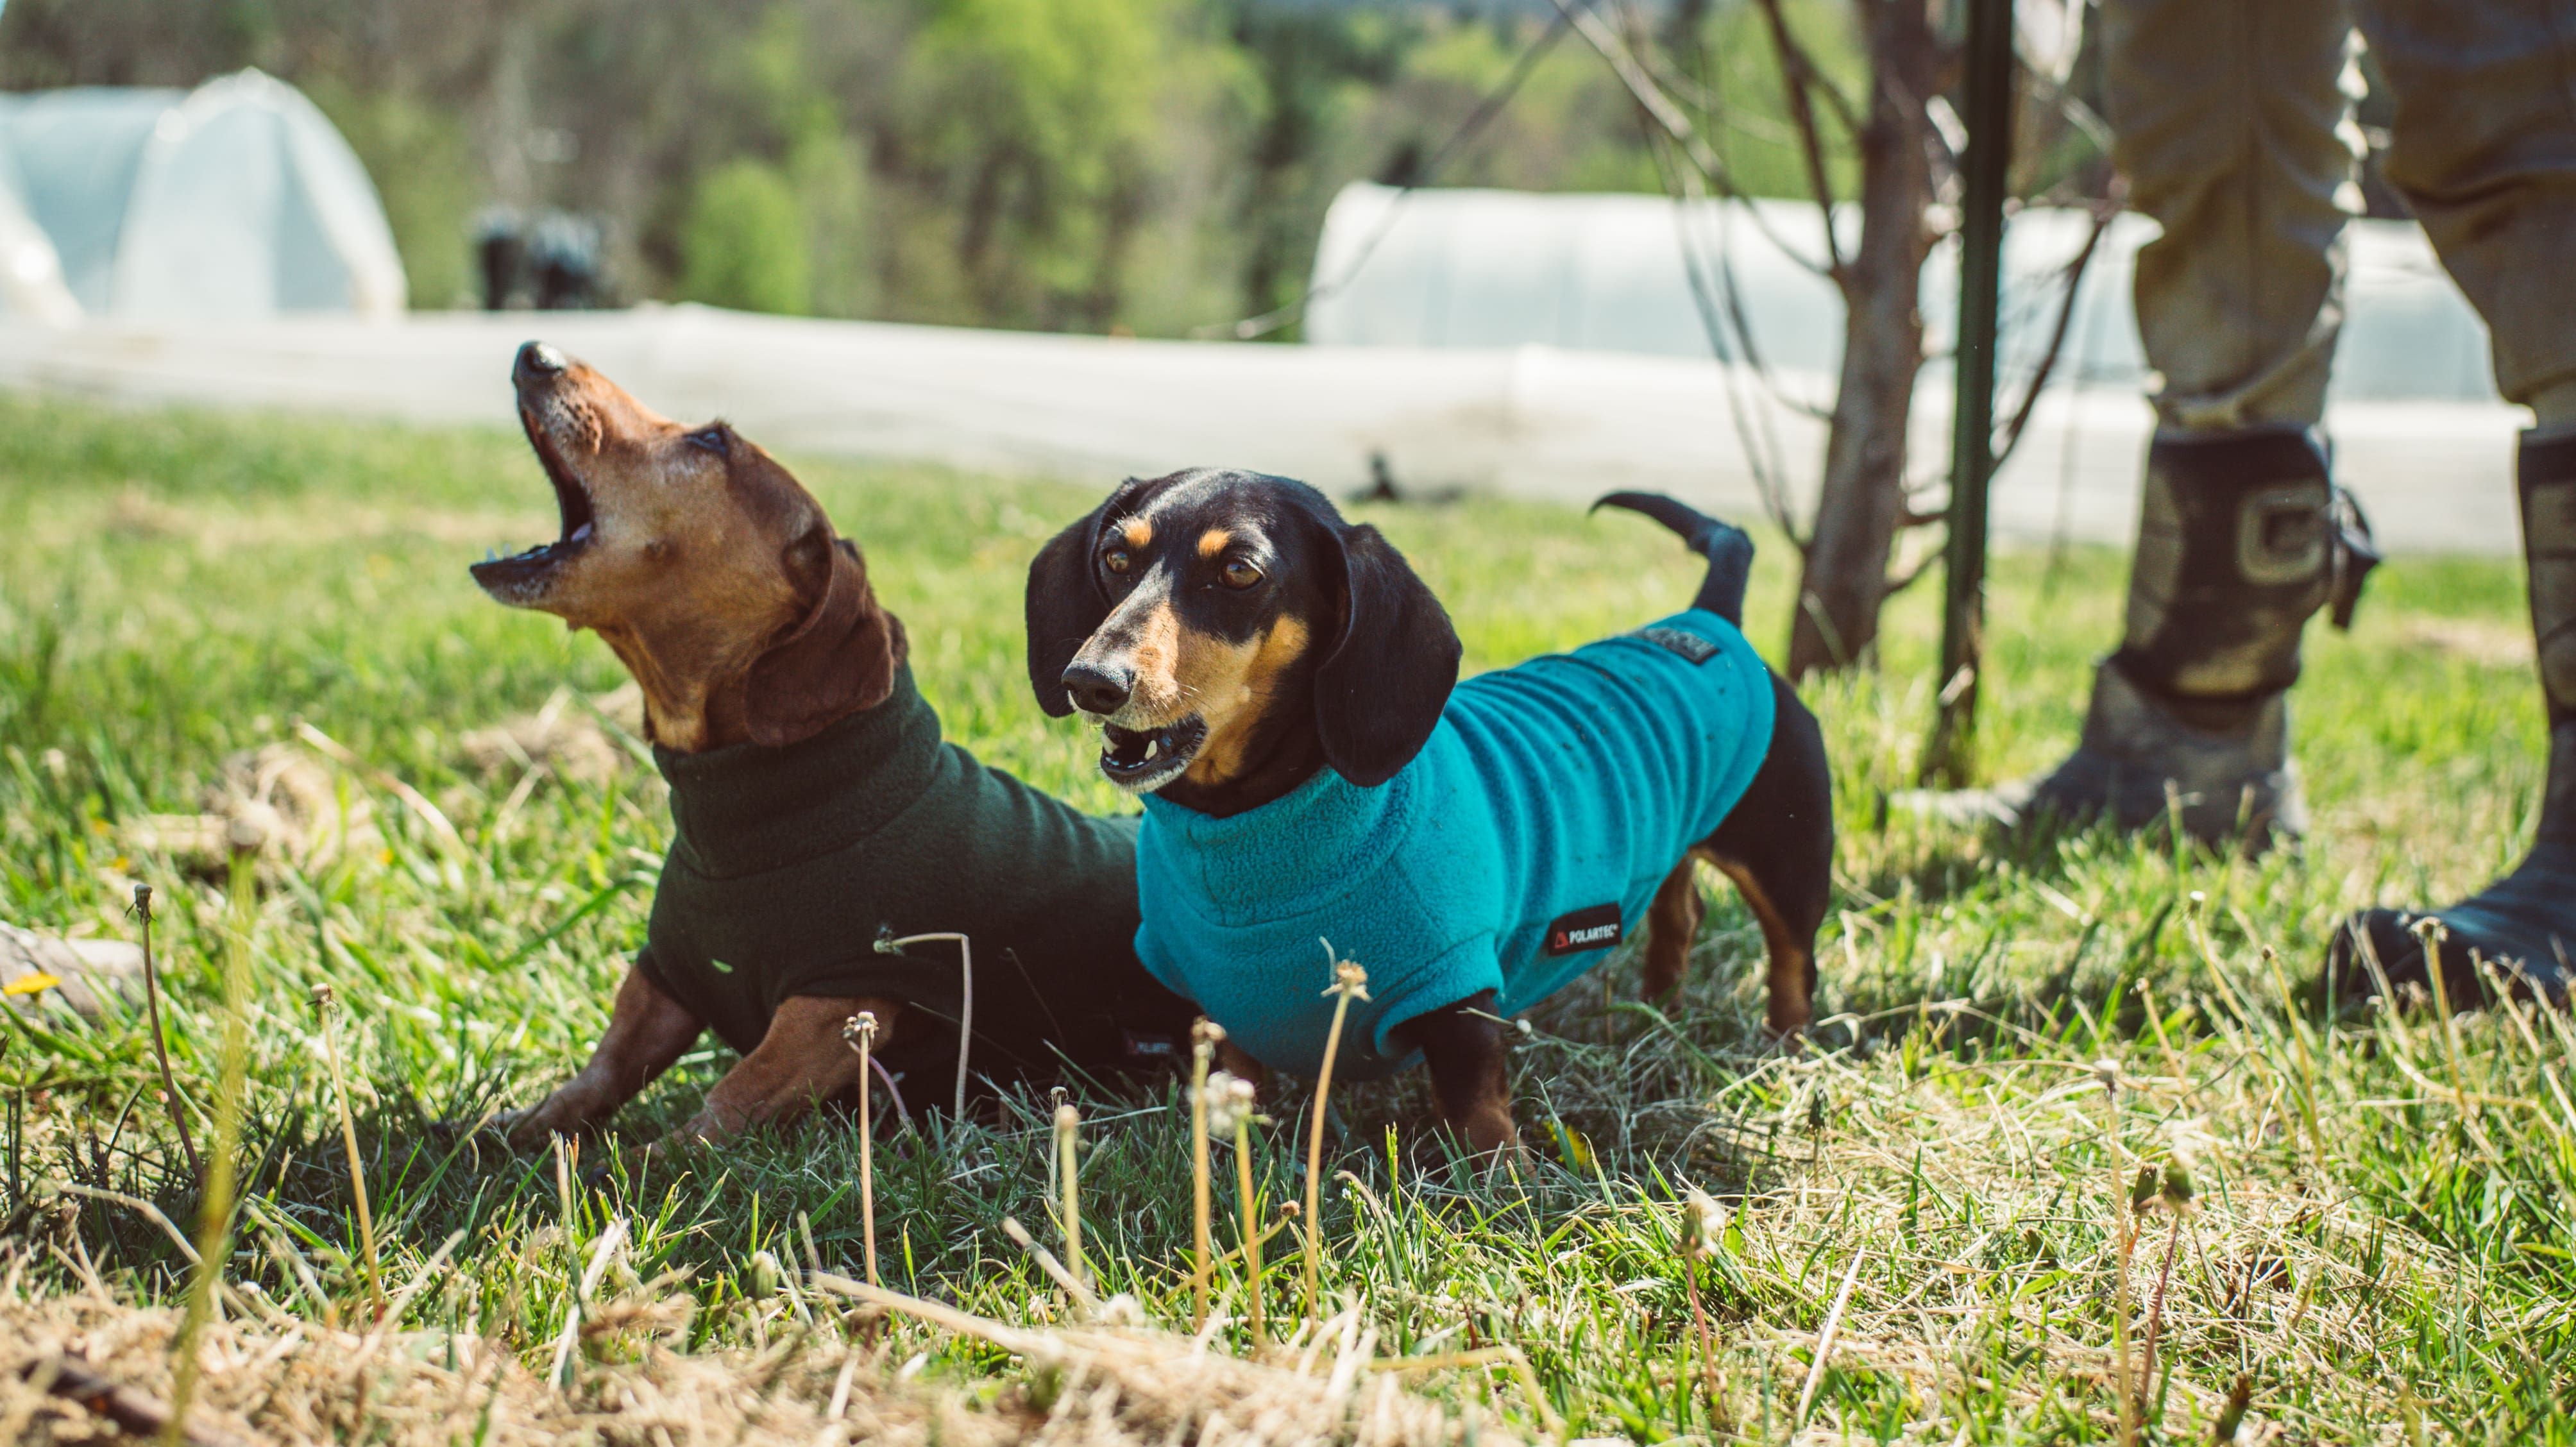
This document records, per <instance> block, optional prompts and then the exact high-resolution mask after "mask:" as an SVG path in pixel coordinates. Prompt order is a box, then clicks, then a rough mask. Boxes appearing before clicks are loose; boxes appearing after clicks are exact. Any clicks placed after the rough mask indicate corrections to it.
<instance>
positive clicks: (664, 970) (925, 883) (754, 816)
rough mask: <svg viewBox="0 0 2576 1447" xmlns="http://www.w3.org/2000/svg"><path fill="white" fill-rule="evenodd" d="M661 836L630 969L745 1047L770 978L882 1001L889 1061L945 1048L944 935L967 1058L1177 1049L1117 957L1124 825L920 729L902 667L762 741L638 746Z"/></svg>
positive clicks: (923, 721)
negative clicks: (888, 1002) (965, 1028)
mask: <svg viewBox="0 0 2576 1447" xmlns="http://www.w3.org/2000/svg"><path fill="white" fill-rule="evenodd" d="M653 757H654V762H655V763H656V764H658V765H659V766H660V768H661V770H662V776H663V777H664V778H665V779H668V780H669V781H670V784H671V820H672V824H673V826H674V835H673V838H672V840H671V850H670V855H669V858H668V859H667V860H665V862H664V863H663V866H662V880H661V885H660V887H659V888H658V889H657V890H656V891H655V893H654V896H653V914H652V922H651V924H650V926H649V927H648V929H647V933H646V936H645V946H644V950H643V952H642V953H641V954H640V955H638V956H637V957H636V961H635V965H636V968H637V969H639V970H641V971H643V973H644V976H645V978H647V979H649V980H651V981H652V982H653V983H655V984H656V985H659V986H661V987H662V989H663V990H664V991H665V992H666V993H668V994H669V995H670V996H671V997H672V998H674V999H676V1000H678V1001H679V1002H680V1003H681V1004H682V1005H684V1006H686V1007H688V1010H689V1012H690V1013H691V1014H693V1015H695V1016H697V1017H698V1018H699V1019H701V1020H703V1021H705V1022H706V1023H707V1024H708V1025H709V1026H711V1027H713V1028H714V1030H715V1032H716V1033H717V1034H718V1035H720V1036H722V1037H723V1038H724V1041H725V1043H726V1044H728V1045H730V1046H732V1047H733V1048H734V1049H736V1050H738V1051H742V1052H744V1053H746V1054H748V1053H749V1052H750V1051H751V1050H752V1049H753V1048H754V1047H756V1046H758V1045H759V1044H760V1040H761V1037H762V1036H763V1035H764V1034H766V1033H767V1032H768V1030H769V1021H770V1017H771V1016H772V1015H774V1014H776V1013H777V1010H778V1006H779V1003H780V1002H781V1001H783V1000H785V999H787V998H788V997H789V996H792V995H820V996H832V997H841V998H848V997H853V996H859V995H877V996H884V997H888V998H892V999H896V1000H900V1001H903V1002H904V1003H905V1005H906V1007H907V1008H906V1010H905V1014H904V1018H903V1019H902V1020H901V1022H900V1023H899V1024H898V1025H897V1026H896V1028H895V1030H894V1032H893V1039H892V1041H891V1043H890V1044H889V1046H888V1047H887V1049H886V1050H885V1052H884V1056H885V1058H886V1060H887V1061H888V1064H889V1068H890V1069H894V1070H898V1071H901V1070H908V1069H909V1070H923V1071H926V1072H928V1073H929V1075H930V1076H931V1077H932V1078H934V1079H944V1078H945V1077H946V1075H947V1073H948V1072H949V1071H950V1070H951V1069H953V1068H954V1067H955V1064H956V1059H957V1020H958V1013H959V1011H958V1007H959V1005H960V1003H961V1002H962V999H963V996H962V994H961V992H960V991H959V988H958V983H959V970H958V957H957V947H956V945H955V944H953V943H949V942H941V943H937V944H925V945H916V946H913V947H911V948H910V949H908V950H907V951H906V952H905V953H904V954H902V955H887V954H882V953H879V952H878V950H877V948H876V945H877V941H878V939H879V938H880V937H881V936H884V935H895V936H902V935H912V934H932V933H945V932H949V931H955V932H959V933H963V934H965V935H966V936H968V937H969V938H970V939H971V940H972V941H973V943H974V947H975V1039H974V1042H973V1046H972V1048H971V1049H970V1051H969V1054H968V1063H969V1065H970V1066H971V1068H972V1069H973V1070H974V1072H975V1073H976V1074H978V1075H979V1076H983V1077H986V1078H989V1079H996V1080H1005V1081H1007V1080H1014V1079H1025V1078H1030V1077H1046V1076H1052V1075H1055V1074H1059V1073H1061V1072H1062V1071H1063V1070H1064V1069H1066V1068H1067V1067H1068V1066H1070V1067H1072V1068H1074V1069H1077V1070H1080V1071H1085V1072H1091V1073H1107V1072H1112V1071H1117V1070H1121V1069H1124V1068H1127V1067H1130V1066H1151V1065H1155V1064H1158V1063H1161V1064H1167V1063H1169V1062H1170V1061H1171V1060H1173V1059H1176V1058H1178V1054H1179V1051H1180V1049H1181V1042H1182V1041H1183V1039H1184V1038H1185V1037H1186V1035H1187V1032H1188V1030H1189V1025H1190V1019H1191V1015H1192V1013H1193V1012H1192V1011H1191V1009H1190V1007H1189V1005H1188V1004H1187V1003H1186V1002H1184V1001H1182V1000H1179V999H1176V998H1174V997H1173V996H1172V994H1171V993H1170V992H1169V991H1167V990H1165V989H1164V988H1163V987H1162V986H1160V985H1158V984H1156V983H1155V982H1154V981H1153V980H1152V979H1151V978H1150V977H1148V976H1147V975H1146V974H1145V972H1144V970H1143V969H1141V968H1139V967H1138V965H1137V963H1136V958H1135V955H1134V953H1133V950H1132V941H1133V939H1134V935H1135V931H1136V925H1137V911H1136V884H1135V865H1134V858H1135V829H1136V823H1135V820H1134V819H1132V818H1128V819H1103V818H1097V817H1095V816H1092V815H1089V814H1085V813H1083V812H1081V811H1080V810H1077V809H1075V808H1073V807H1072V806H1070V805H1068V804H1065V803H1063V802H1061V801H1059V800H1057V799H1055V798H1053V797H1051V796H1049V795H1046V794H1043V793H1040V792H1039V791H1037V790H1036V789H1032V788H1030V787H1029V786H1028V785H1026V784H1023V783H1021V782H1020V781H1019V780H1017V779H1015V778H1012V777H1011V776H1010V775H1008V774H1005V773H1003V772H1002V771H1000V770H999V769H992V768H987V767H985V766H984V765H983V764H981V763H978V762H976V760H975V757H974V756H973V755H971V754H969V753H967V752H966V751H965V750H964V749H961V748H959V747H957V746H956V745H955V744H951V743H944V742H942V741H941V739H940V736H939V715H938V714H937V713H936V712H934V711H933V710H932V709H931V707H930V704H929V703H928V701H926V700H924V699H923V698H922V696H921V694H920V692H919V691H918V690H916V689H915V688H914V687H913V681H912V669H911V666H910V665H908V664H907V665H905V666H904V667H902V668H900V669H898V670H896V673H895V679H894V688H893V691H892V692H891V693H890V694H889V695H888V696H887V697H886V699H885V701H884V702H882V703H880V704H878V705H877V706H875V707H874V708H870V709H866V710H864V711H862V712H859V713H856V714H852V715H851V716H850V717H848V718H845V719H842V720H841V721H840V722H838V723H835V724H833V725H831V726H830V727H828V728H826V729H824V730H823V731H822V732H821V733H819V734H816V735H815V736H814V737H812V738H810V739H806V740H804V741H803V742H801V743H794V744H789V745H787V746H786V747H784V748H763V747H759V746H757V745H750V744H745V745H740V746H737V747H734V748H725V749H715V750H710V751H708V752H705V753H697V754H681V753H673V752H671V751H670V750H668V749H656V750H654V755H653Z"/></svg>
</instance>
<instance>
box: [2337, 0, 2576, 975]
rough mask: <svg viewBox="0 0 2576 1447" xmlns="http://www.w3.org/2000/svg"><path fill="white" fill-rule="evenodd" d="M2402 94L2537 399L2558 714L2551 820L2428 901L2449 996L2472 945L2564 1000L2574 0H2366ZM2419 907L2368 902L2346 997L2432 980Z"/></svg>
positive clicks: (2424, 184) (2539, 554) (2444, 229)
mask: <svg viewBox="0 0 2576 1447" xmlns="http://www.w3.org/2000/svg"><path fill="white" fill-rule="evenodd" d="M2358 9H2359V13H2360V19H2361V24H2362V28H2363V30H2364V33H2365V34H2367V35H2368V36H2369V38H2370V43H2371V47H2372V49H2373V50H2374V51H2375V52H2376V53H2377V55H2378V56H2379V59H2380V65H2381V68H2382V70H2383V72H2384V73H2385V74H2386V75H2387V77H2388V82H2389V89H2390V91H2391V92H2392V93H2393V96H2394V98H2395V100H2396V102H2397V115H2396V125H2395V127H2394V128H2393V131H2392V136H2391V146H2390V150H2389V157H2388V163H2389V164H2388V176H2389V180H2390V181H2391V182H2392V183H2393V184H2394V185H2395V186H2396V187H2397V189H2398V191H2399V193H2400V194H2401V195H2403V196H2404V197H2405V198H2406V203H2407V205H2408V206H2409V207H2411V208H2412V209H2413V210H2414V212H2415V215H2416V217H2417V219H2419V220H2420V221H2422V222H2423V224H2424V231H2425V234H2426V235H2427V236H2429V237H2431V238H2432V241H2433V247H2434V249H2435V251H2436V252H2438V253H2439V254H2440V255H2441V258H2442V264H2443V265H2444V266H2445V267H2446V268H2448V269H2449V271H2450V273H2451V275H2452V277H2453V279H2454V280H2456V281H2458V282H2459V284H2460V289H2461V290H2462V291H2464V292H2466V293H2468V297H2469V300H2470V302H2471V303H2473V304H2474V305H2475V306H2476V307H2477V309H2478V312H2479V314H2480V315H2481V316H2483V317H2484V318H2485V319H2486V323H2487V330H2488V332H2489V333H2490V334H2491V335H2492V337H2493V339H2494V345H2495V371H2496V385H2497V387H2498V388H2499V389H2500V390H2502V391H2503V393H2504V395H2505V396H2506V397H2507V398H2508V399H2510V400H2512V401H2515V402H2519V403H2522V404H2524V405H2526V406H2528V407H2530V408H2531V409H2532V411H2533V413H2534V415H2535V418H2536V425H2535V426H2534V427H2533V428H2532V430H2531V431H2529V432H2526V433H2524V434H2523V439H2522V457H2521V462H2520V465H2519V471H2520V474H2521V477H2520V486H2521V494H2522V530H2523V554H2524V558H2525V560H2526V562H2527V563H2528V565H2529V568H2530V588H2531V623H2532V632H2533V635H2534V638H2535V640H2536V641H2537V643H2538V645H2539V650H2538V651H2539V658H2540V684H2541V693H2542V696H2543V698H2544V700H2545V701H2546V703H2547V705H2548V710H2549V725H2550V734H2549V743H2550V749H2549V771H2548V776H2547V780H2548V781H2547V783H2546V784H2545V785H2544V786H2543V790H2542V796H2541V807H2540V827H2539V831H2538V836H2537V838H2536V840H2535V841H2534V843H2533V846H2532V850H2531V853H2530V855H2529V856H2528V857H2526V858H2525V859H2524V860H2523V862H2522V864H2521V866H2520V867H2519V868H2517V869H2515V870H2514V871H2513V872H2512V873H2511V874H2509V875H2507V876H2506V877H2505V878H2503V879H2501V880H2499V881H2497V882H2496V883H2495V884H2493V885H2490V886H2489V887H2488V888H2487V889H2486V890H2484V891H2482V892H2481V893H2479V894H2477V895H2476V896H2474V897H2472V898H2470V899H2468V900H2465V901H2463V902H2462V903H2460V904H2457V905H2454V906H2452V907H2450V908H2448V909H2442V910H2437V911H2434V912H2433V914H2434V915H2435V916H2436V917H2438V918H2439V919H2440V920H2441V921H2442V924H2443V926H2444V929H2445V931H2446V933H2447V938H2445V939H2443V940H2442V941H2441V942H2440V944H2439V951H2440V955H2441V959H2442V963H2443V976H2444V980H2445V985H2446V988H2447V989H2448V991H2449V993H2450V997H2451V999H2452V1001H2453V1002H2454V1003H2455V1004H2461V1005H2466V1004H2469V1003H2472V1002H2474V1001H2475V1000H2477V999H2479V998H2482V996H2483V990H2482V988H2481V987H2482V984H2483V981H2482V980H2481V978H2480V974H2479V971H2478V970H2477V969H2476V968H2475V967H2474V965H2473V964H2472V961H2473V960H2474V959H2484V960H2487V961H2491V962H2494V963H2497V964H2499V965H2507V964H2509V965H2512V966H2516V967H2518V968H2519V971H2520V973H2521V974H2522V975H2523V976H2524V977H2525V979H2526V980H2527V981H2528V984H2529V986H2530V987H2531V988H2534V989H2536V990H2538V991H2540V992H2542V993H2545V994H2548V995H2551V996H2553V997H2557V998H2561V999H2563V998H2565V996H2566V993H2567V983H2568V981H2569V979H2570V978H2571V977H2576V968H2571V965H2570V959H2571V957H2576V305H2571V304H2570V303H2571V301H2576V0H2525V3H2520V4H2512V5H2507V4H2502V3H2498V0H2361V3H2360V4H2359V5H2358ZM2418 918H2419V916H2417V915H2416V914H2414V913H2413V912H2411V911H2399V910H2368V911H2365V912H2363V913H2361V914H2359V915H2356V916H2354V917H2353V918H2352V919H2350V920H2348V921H2346V922H2345V924H2344V927H2343V928H2342V929H2341V930H2339V931H2338V932H2337V933H2336V936H2335V939H2334V941H2333V943H2332V945H2331V946H2330V947H2329V948H2328V950H2327V971H2328V975H2329V978H2330V981H2331V982H2332V983H2333V984H2334V986H2335V987H2336V988H2337V989H2339V991H2340V992H2341V993H2343V994H2344V995H2346V996H2351V995H2355V994H2360V993H2363V992H2366V991H2368V990H2370V989H2372V988H2374V987H2375V985H2376V983H2377V982H2376V981H2375V980H2374V979H2373V977H2372V975H2371V973H2370V970H2369V966H2368V962H2367V961H2365V960H2364V959H2363V958H2362V947H2363V945H2364V944H2365V942H2366V943H2367V944H2368V946H2369V947H2370V950H2371V952H2372V953H2374V954H2375V955H2376V957H2377V960H2378V962H2379V963H2380V964H2381V965H2382V966H2383V967H2384V971H2385V973H2386V974H2387V976H2388V977H2389V981H2390V983H2392V984H2394V985H2397V986H2399V987H2401V988H2402V987H2404V986H2406V985H2408V984H2429V982H2430V980H2429V974H2430V972H2429V970H2428V969H2427V966H2426V960H2425V957H2424V951H2423V947H2422V945H2421V943H2420V942H2419V939H2418V937H2417V936H2416V934H2415V933H2414V929H2413V926H2414V925H2415V924H2416V922H2417V920H2418Z"/></svg>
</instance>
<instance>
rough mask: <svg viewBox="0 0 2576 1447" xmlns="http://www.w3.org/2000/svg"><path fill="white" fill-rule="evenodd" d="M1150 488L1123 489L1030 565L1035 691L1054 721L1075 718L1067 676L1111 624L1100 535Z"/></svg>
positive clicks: (1129, 484) (1134, 483)
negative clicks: (1099, 563) (1098, 558)
mask: <svg viewBox="0 0 2576 1447" xmlns="http://www.w3.org/2000/svg"><path fill="white" fill-rule="evenodd" d="M1144 487H1145V483H1144V482H1143V480H1141V479H1139V478H1133V477H1131V478H1129V479H1127V480H1126V481H1125V482H1122V483H1120V484H1119V485H1118V490H1117V491H1116V492H1113V493H1111V494H1109V498H1108V500H1107V501H1106V502H1103V503H1102V504H1101V505H1100V506H1098V507H1096V508H1093V509H1092V510H1091V511H1090V513H1088V514H1087V515H1085V516H1084V517H1083V519H1082V520H1081V521H1080V522H1077V523H1075V524H1074V525H1073V526H1071V527H1069V528H1066V529H1065V530H1064V531H1063V532H1060V533H1058V534H1056V535H1055V538H1054V540H1053V541H1051V542H1049V543H1048V544H1047V545H1046V546H1045V547H1043V548H1040V549H1038V555H1037V556H1036V557H1035V558H1033V559H1031V560H1030V561H1029V595H1028V606H1027V618H1028V632H1029V687H1030V688H1031V689H1033V690H1035V691H1036V693H1037V696H1038V707H1039V708H1042V709H1044V710H1046V712H1047V716H1048V717H1050V718H1063V717H1064V716H1065V715H1067V714H1069V713H1072V712H1073V697H1072V695H1070V694H1068V693H1066V692H1065V691H1064V671H1065V670H1066V669H1067V668H1069V667H1071V666H1072V665H1073V655H1075V654H1077V653H1080V652H1081V651H1082V645H1083V644H1085V643H1087V642H1089V641H1091V635H1092V634H1093V633H1094V632H1095V631H1097V630H1098V629H1099V627H1100V625H1101V624H1103V623H1105V622H1107V621H1108V620H1109V595H1108V594H1107V593H1106V592H1104V591H1103V590H1102V589H1101V586H1100V574H1099V572H1098V570H1097V569H1095V568H1094V567H1093V565H1092V557H1093V555H1094V554H1095V553H1097V552H1098V551H1099V549H1100V530H1101V529H1102V528H1104V527H1106V526H1108V524H1109V522H1110V520H1111V519H1113V518H1116V517H1118V516H1120V515H1121V514H1122V513H1123V512H1124V511H1125V510H1126V508H1127V507H1128V506H1129V505H1130V504H1131V503H1132V502H1133V501H1134V499H1135V497H1136V494H1137V493H1138V492H1139V491H1141V490H1142V489H1143V488H1144Z"/></svg>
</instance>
